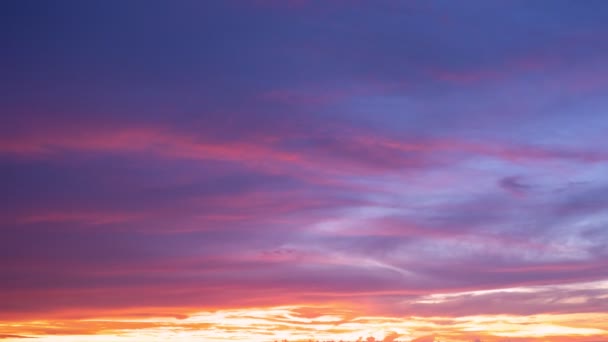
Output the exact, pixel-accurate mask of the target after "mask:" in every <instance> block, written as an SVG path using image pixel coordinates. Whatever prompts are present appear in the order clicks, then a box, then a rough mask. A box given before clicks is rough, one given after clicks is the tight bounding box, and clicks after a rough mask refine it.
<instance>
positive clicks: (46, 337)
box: [0, 306, 608, 342]
mask: <svg viewBox="0 0 608 342" xmlns="http://www.w3.org/2000/svg"><path fill="white" fill-rule="evenodd" d="M307 309H310V307H304V306H284V307H271V308H252V309H235V310H218V311H205V312H199V313H197V314H194V315H191V316H190V317H187V318H184V319H177V318H145V319H125V318H122V319H113V320H110V319H105V320H102V319H100V320H94V319H87V320H77V321H72V320H70V321H65V320H63V321H31V322H14V323H5V324H0V335H19V336H30V337H36V341H37V342H148V341H149V342H157V341H159V342H160V341H177V340H179V341H185V342H189V341H207V342H223V341H242V342H245V341H247V342H258V341H259V342H265V341H274V340H283V339H288V340H290V341H298V340H301V341H308V340H309V339H315V340H316V339H319V340H329V339H333V340H336V341H338V340H351V341H356V340H357V339H359V338H363V339H365V338H367V337H370V336H373V337H374V338H375V339H376V340H377V341H382V339H383V338H384V337H385V336H389V335H391V334H393V335H398V336H399V338H398V340H400V341H412V340H415V339H419V338H421V337H423V336H427V335H431V334H432V335H436V336H438V337H437V338H438V339H439V340H441V341H471V339H472V337H474V336H483V337H484V339H487V340H496V341H500V340H504V339H507V338H525V339H526V340H534V339H538V340H544V339H546V338H553V339H552V340H556V341H557V340H559V341H568V340H571V341H579V340H580V337H591V336H593V337H596V338H600V339H606V338H607V337H608V313H588V314H542V315H531V316H514V315H479V316H467V317H404V318H395V317H382V316H364V315H357V314H356V313H355V312H348V311H346V310H344V309H340V308H333V307H327V308H325V309H321V308H314V314H310V313H308V314H303V312H305V310H307ZM323 310H325V312H323V313H320V312H321V311H323ZM317 312H319V313H318V314H317ZM431 339H432V338H431ZM596 340H597V339H596ZM4 341H6V342H23V341H24V340H23V339H21V338H6V339H4Z"/></svg>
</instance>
